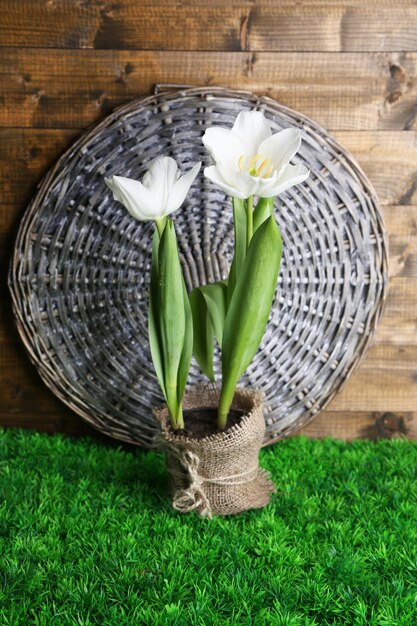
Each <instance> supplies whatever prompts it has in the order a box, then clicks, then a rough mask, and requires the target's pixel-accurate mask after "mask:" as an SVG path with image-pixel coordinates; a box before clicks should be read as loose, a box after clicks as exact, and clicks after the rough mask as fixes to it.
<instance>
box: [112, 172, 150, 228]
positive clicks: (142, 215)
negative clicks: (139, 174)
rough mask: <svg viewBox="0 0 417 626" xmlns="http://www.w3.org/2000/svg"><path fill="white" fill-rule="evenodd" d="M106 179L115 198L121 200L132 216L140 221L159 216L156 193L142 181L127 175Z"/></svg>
mask: <svg viewBox="0 0 417 626" xmlns="http://www.w3.org/2000/svg"><path fill="white" fill-rule="evenodd" d="M104 180H105V183H106V185H107V186H108V187H109V188H110V189H111V191H112V192H113V198H114V199H115V200H116V201H117V202H121V203H122V204H123V205H124V207H125V208H126V209H127V210H128V211H129V213H130V214H131V215H132V217H134V218H135V219H137V220H140V221H145V220H149V219H155V217H159V215H158V211H157V207H158V204H157V203H156V201H155V196H154V193H153V192H151V191H150V190H149V189H148V188H146V187H145V186H144V185H142V183H140V182H139V181H137V180H134V179H133V178H126V177H125V176H112V177H111V178H105V179H104ZM155 207H156V208H155Z"/></svg>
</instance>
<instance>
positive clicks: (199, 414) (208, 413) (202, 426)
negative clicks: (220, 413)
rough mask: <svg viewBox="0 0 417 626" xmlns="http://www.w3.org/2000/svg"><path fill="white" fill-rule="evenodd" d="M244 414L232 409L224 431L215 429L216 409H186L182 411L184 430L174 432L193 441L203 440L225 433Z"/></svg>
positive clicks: (239, 410)
mask: <svg viewBox="0 0 417 626" xmlns="http://www.w3.org/2000/svg"><path fill="white" fill-rule="evenodd" d="M244 415H245V412H244V411H242V410H241V409H232V410H231V411H230V412H229V415H228V416H227V424H226V429H225V430H219V429H218V428H217V409H211V408H208V407H199V408H197V409H187V410H185V411H184V424H185V428H183V429H181V430H176V431H175V434H176V435H182V436H184V437H190V438H193V439H203V437H208V436H209V435H216V434H218V433H222V432H227V431H228V430H229V428H232V427H233V426H235V425H236V424H238V423H239V422H240V421H241V419H242V417H243V416H244Z"/></svg>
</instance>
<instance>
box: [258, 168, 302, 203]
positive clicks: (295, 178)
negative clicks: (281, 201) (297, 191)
mask: <svg viewBox="0 0 417 626" xmlns="http://www.w3.org/2000/svg"><path fill="white" fill-rule="evenodd" d="M309 175H310V170H308V169H307V168H306V167H305V165H301V164H299V165H287V166H286V167H285V168H284V169H283V170H282V171H281V172H280V175H279V176H278V178H277V181H276V184H275V185H274V186H273V187H271V188H269V189H264V190H263V192H262V194H260V195H261V197H263V198H273V197H274V196H277V195H278V194H280V193H282V192H283V191H285V190H286V189H289V188H290V187H293V186H294V185H298V183H302V182H303V181H304V180H305V179H306V178H308V177H309Z"/></svg>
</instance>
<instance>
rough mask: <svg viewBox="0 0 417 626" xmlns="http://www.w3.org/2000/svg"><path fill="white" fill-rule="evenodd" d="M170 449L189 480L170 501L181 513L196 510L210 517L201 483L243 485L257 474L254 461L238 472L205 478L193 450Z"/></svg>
mask: <svg viewBox="0 0 417 626" xmlns="http://www.w3.org/2000/svg"><path fill="white" fill-rule="evenodd" d="M170 451H171V453H173V454H174V455H175V456H176V458H177V459H178V460H179V462H180V463H181V465H182V466H183V468H184V469H185V471H186V472H187V474H188V477H189V481H190V483H189V485H188V487H187V488H186V489H180V490H179V491H177V493H176V494H175V496H174V499H173V501H172V506H173V508H174V509H175V510H176V511H180V512H181V513H189V512H190V511H195V510H197V511H198V513H199V515H200V516H201V517H207V518H209V519H211V518H212V517H213V513H212V510H211V505H210V500H209V499H208V497H207V495H206V493H205V492H204V489H203V483H211V484H213V485H244V484H245V483H247V482H249V481H250V480H253V478H255V477H256V476H257V475H258V464H257V463H256V464H255V465H254V466H253V467H250V468H249V469H248V470H246V471H245V472H241V473H240V474H235V475H233V476H217V477H216V478H207V477H205V476H201V475H200V474H199V473H198V467H199V465H200V459H199V457H198V456H197V455H196V454H194V452H191V450H182V451H181V452H180V451H179V450H177V449H173V448H171V449H170ZM250 474H253V476H249V475H250Z"/></svg>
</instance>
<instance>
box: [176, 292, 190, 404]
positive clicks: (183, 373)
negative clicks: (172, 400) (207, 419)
mask: <svg viewBox="0 0 417 626" xmlns="http://www.w3.org/2000/svg"><path fill="white" fill-rule="evenodd" d="M182 287H183V297H184V314H185V334H184V345H183V349H182V353H181V359H180V363H179V366H178V380H177V398H178V404H179V405H180V404H181V402H182V397H183V395H184V391H185V386H186V384H187V378H188V372H189V371H190V363H191V356H192V353H193V317H192V314H191V306H190V301H189V299H188V293H187V289H186V287H185V282H184V280H183V281H182Z"/></svg>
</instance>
